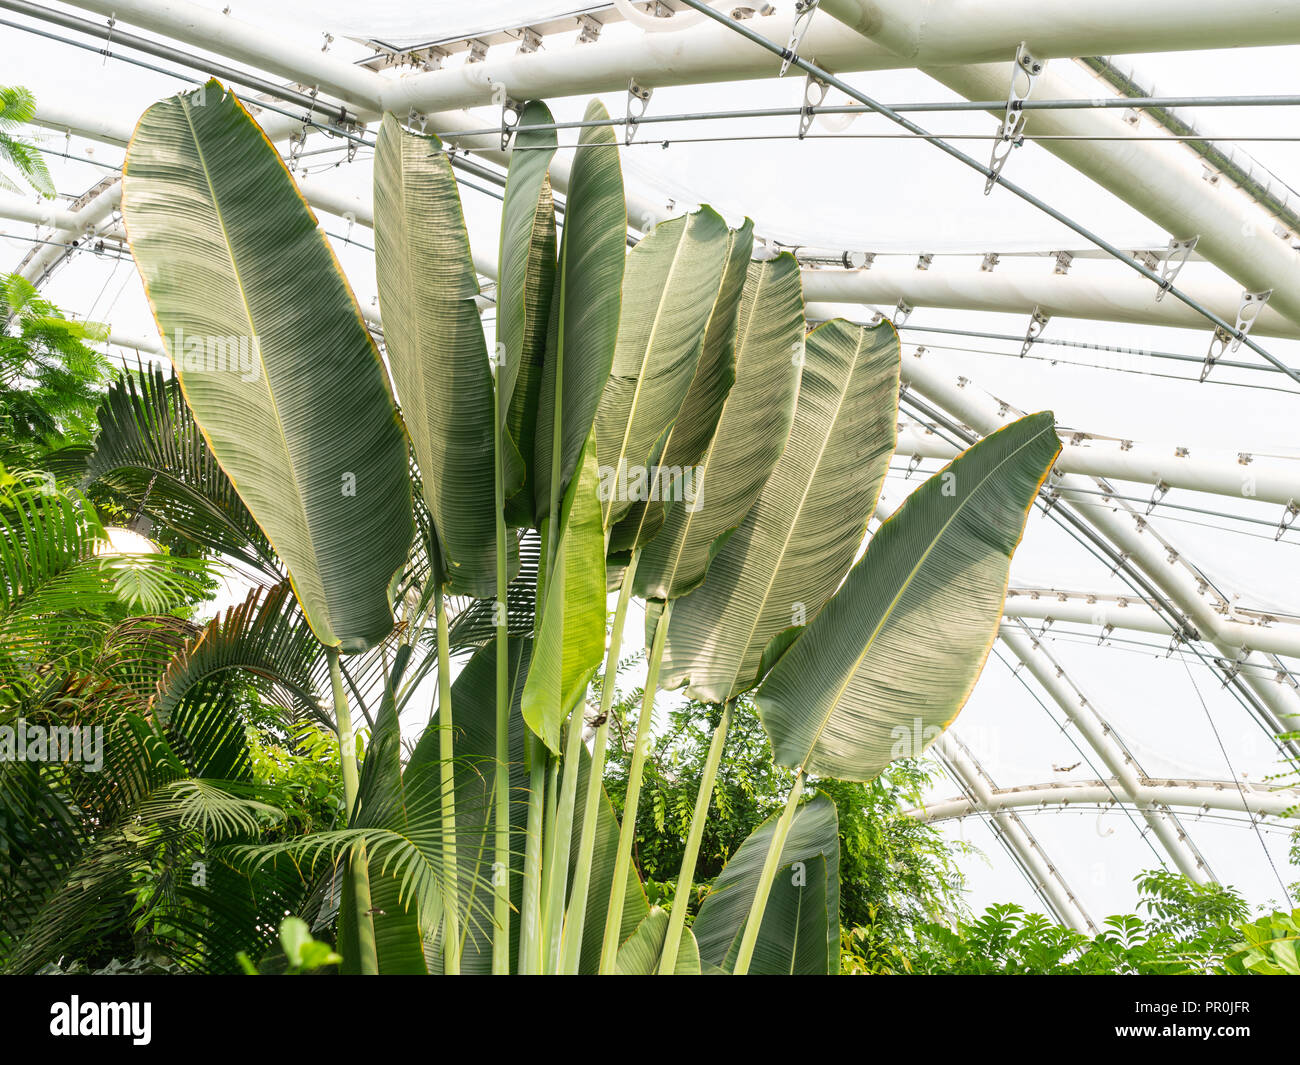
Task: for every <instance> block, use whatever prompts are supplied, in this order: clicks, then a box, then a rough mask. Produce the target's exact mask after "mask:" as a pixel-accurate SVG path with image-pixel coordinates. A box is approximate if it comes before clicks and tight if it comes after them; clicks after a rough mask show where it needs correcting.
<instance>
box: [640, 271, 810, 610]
mask: <svg viewBox="0 0 1300 1065" xmlns="http://www.w3.org/2000/svg"><path fill="white" fill-rule="evenodd" d="M733 328H734V335H735V338H736V339H735V343H734V359H735V383H734V384H733V385H732V386H731V390H730V392H728V393H727V395H726V397H725V401H724V402H723V405H722V411H721V414H720V415H719V417H718V420H717V430H716V432H715V433H714V434H713V438H712V441H711V442H707V443H706V446H707V450H706V451H705V452H704V455H703V457H702V458H700V459H699V462H698V466H697V467H696V468H695V470H694V473H693V475H692V480H691V482H690V484H691V493H692V496H691V498H690V499H689V500H688V502H687V504H684V505H681V506H673V507H669V508H668V509H667V513H666V515H665V520H664V526H663V528H662V529H660V531H659V535H658V536H657V537H656V538H655V539H654V540H652V541H651V542H650V543H649V545H647V546H646V548H645V549H644V551H643V552H642V555H641V561H640V564H639V565H638V566H637V571H636V592H637V594H638V595H642V596H645V597H646V598H655V599H676V598H677V597H678V596H681V595H685V594H686V593H687V592H689V591H692V590H693V589H694V588H695V587H696V586H698V585H699V583H700V582H701V581H702V580H704V575H705V572H706V571H707V569H708V566H709V560H710V559H711V558H712V556H713V552H714V551H715V550H716V548H715V546H714V545H715V543H716V542H717V540H718V538H719V537H723V536H726V535H727V534H728V533H729V532H731V531H732V530H733V529H735V528H736V526H738V525H739V524H740V523H741V522H742V521H743V520H744V519H745V515H746V514H748V513H749V510H750V508H751V507H752V506H753V505H754V501H755V500H756V499H757V498H758V495H759V493H760V492H761V491H762V490H763V486H764V485H765V484H766V483H767V478H768V476H769V475H770V474H771V472H772V468H773V467H774V466H775V465H776V463H777V460H778V459H779V458H780V457H781V453H782V451H784V450H785V444H786V440H787V439H788V438H789V436H790V424H791V421H792V419H793V418H794V408H795V397H796V396H797V394H798V391H799V362H800V360H799V358H798V356H800V355H802V353H803V350H804V349H803V335H804V318H803V291H802V288H801V286H800V284H799V264H798V262H796V261H795V258H794V256H793V255H790V254H789V253H783V254H781V255H780V256H778V257H777V258H775V259H770V260H767V261H765V262H754V263H750V264H749V268H748V276H747V277H746V279H745V287H744V291H743V294H742V296H741V301H740V307H739V313H738V315H737V317H736V320H735V322H734V326H733ZM688 398H689V397H688ZM684 420H685V414H683V417H682V419H679V420H678V424H677V425H676V426H675V427H674V429H673V439H672V440H670V441H669V447H668V450H669V451H672V450H674V449H675V444H676V440H677V432H678V430H679V429H680V428H681V427H682V425H683V423H684ZM691 461H694V460H691ZM664 463H665V465H671V464H673V462H672V460H671V459H670V458H667V457H665V459H664Z"/></svg>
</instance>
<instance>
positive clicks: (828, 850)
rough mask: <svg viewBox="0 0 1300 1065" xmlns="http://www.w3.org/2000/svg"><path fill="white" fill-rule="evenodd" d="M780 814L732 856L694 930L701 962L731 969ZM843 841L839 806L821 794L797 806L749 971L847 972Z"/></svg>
mask: <svg viewBox="0 0 1300 1065" xmlns="http://www.w3.org/2000/svg"><path fill="white" fill-rule="evenodd" d="M776 822H777V817H775V816H774V817H771V818H769V819H768V820H767V821H765V822H763V824H762V825H760V826H759V827H758V828H757V829H755V830H754V832H753V833H751V834H750V836H749V838H748V839H746V840H745V842H744V843H742V844H741V845H740V848H739V849H738V850H737V851H736V853H735V854H733V855H732V856H731V860H730V861H729V862H727V864H726V865H725V866H724V867H723V870H722V872H721V873H719V874H718V878H717V879H716V880H715V881H714V882H713V890H712V891H711V892H710V893H709V895H708V897H707V898H706V899H705V900H704V903H703V905H701V906H700V913H699V916H698V917H696V918H695V924H694V926H693V927H694V932H695V938H696V941H697V942H698V943H699V947H700V960H701V962H703V963H704V964H706V965H717V966H719V967H721V968H722V969H723V970H724V971H725V972H730V971H731V970H732V969H733V968H734V966H735V962H736V953H737V951H738V950H739V947H740V939H741V936H742V934H743V933H744V931H745V921H746V919H747V918H748V917H749V910H750V907H751V906H752V904H753V902H754V892H755V891H756V890H757V887H758V880H759V874H760V873H761V872H762V869H763V862H764V860H765V859H766V858H767V852H768V850H769V848H770V846H771V843H772V833H773V832H774V831H775V829H776ZM839 866H840V840H839V819H838V817H837V816H836V813H835V804H834V803H833V802H831V800H830V799H828V798H827V797H826V796H825V795H822V794H818V795H817V796H816V797H815V798H814V799H813V800H812V801H811V802H808V803H804V804H803V805H802V806H800V807H799V809H798V810H796V811H795V815H794V819H793V821H792V822H791V825H790V834H789V835H788V836H787V837H786V841H785V847H784V849H783V850H782V851H781V860H780V865H779V866H778V867H777V873H776V879H775V880H774V881H773V882H772V891H771V894H770V895H769V896H768V901H767V908H766V909H765V910H764V911H763V923H762V924H761V925H759V932H758V940H757V942H756V944H755V947H754V957H753V959H752V961H751V962H750V966H749V971H750V972H751V973H753V974H763V975H778V974H781V975H785V974H789V975H795V976H812V975H822V976H825V975H827V974H832V975H833V974H835V973H838V972H839V970H840V871H839Z"/></svg>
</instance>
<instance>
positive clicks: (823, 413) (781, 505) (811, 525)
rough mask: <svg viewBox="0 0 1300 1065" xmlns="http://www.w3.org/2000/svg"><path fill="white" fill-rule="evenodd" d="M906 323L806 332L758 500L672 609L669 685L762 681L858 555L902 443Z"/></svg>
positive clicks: (704, 691)
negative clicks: (773, 653)
mask: <svg viewBox="0 0 1300 1065" xmlns="http://www.w3.org/2000/svg"><path fill="white" fill-rule="evenodd" d="M898 377H899V349H898V334H897V333H895V332H894V329H893V327H892V326H891V325H889V323H887V322H885V323H882V324H881V325H879V326H877V327H876V328H874V329H864V328H861V327H859V326H854V325H850V324H849V323H847V322H844V321H841V320H838V319H837V320H835V321H831V322H827V323H825V324H824V325H821V326H818V328H816V329H815V330H813V332H811V333H810V334H809V335H808V337H807V342H806V353H805V362H804V367H803V374H802V376H801V378H800V382H799V400H798V402H797V403H796V404H795V411H794V422H793V425H792V427H791V430H790V437H789V440H788V441H787V443H786V446H785V450H784V451H783V452H782V453H781V457H780V459H779V460H778V461H777V463H776V466H775V468H774V469H773V470H772V475H771V476H770V477H769V478H768V481H767V484H766V485H765V486H764V488H763V491H762V493H761V494H760V495H759V497H758V500H757V502H755V504H754V506H753V509H751V510H750V512H749V515H748V516H747V517H746V518H745V520H744V522H743V523H742V524H741V525H740V527H739V528H738V529H737V530H736V531H735V532H734V533H732V534H731V536H730V537H729V538H728V539H727V541H726V543H725V545H724V546H723V547H722V549H721V550H720V551H718V553H717V554H716V556H715V557H714V559H713V561H712V562H711V563H710V565H709V570H708V576H707V577H706V578H705V580H704V583H703V584H702V585H700V587H699V588H698V589H696V590H695V591H694V592H692V593H691V594H690V595H687V596H684V597H683V598H682V599H681V600H680V601H679V602H678V603H677V605H676V606H675V607H674V608H673V616H672V622H671V623H670V625H669V627H668V636H667V640H666V646H665V651H664V664H663V673H662V676H663V677H664V678H665V679H664V680H663V682H662V683H663V684H664V686H665V687H678V686H680V685H682V684H683V683H688V682H689V684H690V689H689V690H690V694H691V696H692V698H695V699H699V700H701V701H703V702H721V701H723V700H724V699H728V698H730V697H731V696H733V695H737V694H739V693H740V692H743V691H747V690H748V689H749V688H751V687H752V686H753V685H754V684H755V683H756V682H757V681H758V680H759V667H760V665H761V663H762V659H763V651H764V650H765V649H766V647H767V645H768V643H769V641H770V640H772V638H773V637H775V636H777V635H779V634H780V633H781V632H783V631H784V630H785V629H787V628H789V627H790V626H791V625H798V624H803V623H804V622H805V621H806V619H807V617H811V616H813V615H815V614H816V612H817V611H818V610H820V609H821V607H822V604H824V603H825V602H826V600H828V599H829V598H830V597H831V595H832V594H833V593H834V591H835V589H836V587H838V585H839V583H840V581H841V580H842V579H843V577H844V574H845V573H846V572H847V571H848V568H849V566H850V565H851V564H852V562H853V556H854V555H855V554H856V553H857V550H858V547H859V546H860V545H861V543H862V537H863V535H864V534H865V531H866V526H867V521H868V520H869V518H870V517H871V513H872V511H874V510H875V506H876V500H877V498H878V497H879V495H880V486H881V484H882V483H883V481H884V478H885V472H886V470H887V469H888V467H889V459H890V456H891V455H892V454H893V453H894V444H895V441H896V439H897V434H898V427H897V422H896V419H897V417H898Z"/></svg>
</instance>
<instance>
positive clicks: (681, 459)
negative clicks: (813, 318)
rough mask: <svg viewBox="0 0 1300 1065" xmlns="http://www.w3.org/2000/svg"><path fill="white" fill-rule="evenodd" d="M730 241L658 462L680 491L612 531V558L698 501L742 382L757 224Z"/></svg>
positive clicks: (650, 502) (639, 508)
mask: <svg viewBox="0 0 1300 1065" xmlns="http://www.w3.org/2000/svg"><path fill="white" fill-rule="evenodd" d="M727 241H728V245H727V258H726V266H725V267H724V269H723V272H722V281H721V284H720V285H719V286H718V294H717V296H716V297H715V298H714V300H713V309H712V311H710V313H709V322H708V325H707V327H706V328H705V330H704V343H703V346H702V347H701V348H700V358H699V361H698V363H697V364H696V367H695V376H694V377H693V378H691V386H690V388H688V389H687V390H686V398H685V399H684V400H682V406H681V410H680V411H678V413H677V419H676V420H675V421H674V422H673V427H672V429H670V430H669V432H668V439H667V442H666V443H665V444H664V448H663V454H662V456H660V457H659V459H658V463H659V466H660V470H659V474H660V475H661V476H662V477H663V478H664V480H663V482H662V483H665V484H674V485H677V486H678V487H677V488H676V489H675V490H674V491H673V492H672V493H671V494H670V495H668V496H665V499H666V500H668V501H669V502H668V503H665V502H663V501H661V500H660V499H659V498H655V499H647V500H645V501H644V502H638V503H636V504H634V505H633V506H632V507H630V508H629V509H628V511H627V513H625V514H624V515H623V517H622V519H621V520H620V521H619V522H618V524H616V525H615V526H614V527H613V529H612V530H611V531H610V538H609V551H610V554H611V555H615V554H617V555H622V554H623V553H624V552H627V551H631V550H632V548H634V547H640V546H642V545H644V544H647V543H649V542H650V541H651V540H653V539H654V538H655V536H656V535H657V534H658V533H659V530H660V529H661V528H662V527H663V524H664V515H665V512H666V508H667V506H669V505H675V503H673V502H672V501H676V502H684V501H689V500H690V499H693V498H694V496H693V494H692V493H693V492H694V486H695V482H694V479H693V476H694V475H693V472H692V467H694V466H695V464H696V463H697V462H699V460H700V457H701V456H702V455H703V454H704V452H705V450H706V449H707V448H708V446H709V442H710V441H711V440H712V439H713V434H714V432H715V431H716V429H717V427H718V416H719V415H720V414H721V413H722V404H723V402H724V401H725V400H726V398H727V394H728V392H730V391H731V386H732V384H734V382H735V379H736V360H735V343H736V316H737V314H738V313H739V311H740V296H741V290H742V288H743V287H744V284H745V276H746V271H747V268H748V266H749V257H750V254H751V253H752V252H753V249H754V223H753V222H752V221H751V220H750V219H748V218H746V219H745V222H744V224H743V225H742V226H741V227H740V228H739V229H733V230H730V231H729V232H728V234H727ZM800 314H801V315H802V308H801V310H800ZM800 335H801V336H802V333H801V334H800ZM792 402H793V400H792ZM660 494H662V493H660Z"/></svg>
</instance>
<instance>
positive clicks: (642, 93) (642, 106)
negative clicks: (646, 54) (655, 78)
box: [623, 78, 654, 144]
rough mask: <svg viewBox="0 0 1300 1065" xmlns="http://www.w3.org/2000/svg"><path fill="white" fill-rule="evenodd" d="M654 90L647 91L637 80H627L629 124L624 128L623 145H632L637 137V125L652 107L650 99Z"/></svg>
mask: <svg viewBox="0 0 1300 1065" xmlns="http://www.w3.org/2000/svg"><path fill="white" fill-rule="evenodd" d="M652 95H654V89H647V88H644V87H643V86H641V85H638V84H637V80H636V78H628V79H627V122H626V123H625V124H624V126H623V143H624V144H631V143H632V139H633V138H634V137H635V136H636V127H637V123H639V122H640V121H641V119H642V118H644V117H645V112H646V108H647V107H649V106H650V97H651V96H652Z"/></svg>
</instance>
